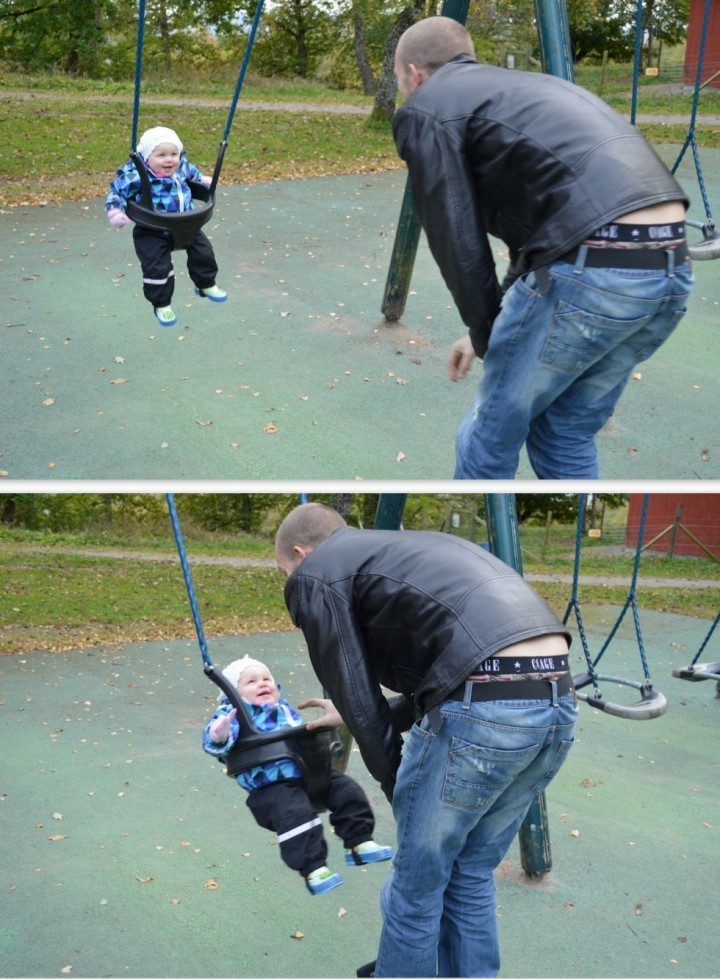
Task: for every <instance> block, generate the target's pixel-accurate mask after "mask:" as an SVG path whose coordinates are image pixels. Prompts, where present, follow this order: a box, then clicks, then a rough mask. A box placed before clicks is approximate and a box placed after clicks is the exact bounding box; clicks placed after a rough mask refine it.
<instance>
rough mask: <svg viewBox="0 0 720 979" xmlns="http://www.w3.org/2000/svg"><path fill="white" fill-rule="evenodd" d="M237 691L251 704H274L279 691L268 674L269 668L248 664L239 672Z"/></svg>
mask: <svg viewBox="0 0 720 979" xmlns="http://www.w3.org/2000/svg"><path fill="white" fill-rule="evenodd" d="M237 692H238V693H239V694H240V696H241V697H243V698H244V699H245V700H247V701H249V702H250V703H251V704H276V703H277V702H278V700H279V699H280V691H279V690H278V688H277V687H276V685H275V681H274V680H273V678H272V677H271V676H270V672H269V670H265V669H261V668H260V667H258V666H249V667H248V668H247V669H246V670H243V672H242V673H241V674H240V678H239V680H238V685H237Z"/></svg>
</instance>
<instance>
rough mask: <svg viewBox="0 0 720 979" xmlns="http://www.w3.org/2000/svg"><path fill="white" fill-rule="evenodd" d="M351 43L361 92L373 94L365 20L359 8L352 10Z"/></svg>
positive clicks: (373, 81)
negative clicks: (358, 73) (360, 82)
mask: <svg viewBox="0 0 720 979" xmlns="http://www.w3.org/2000/svg"><path fill="white" fill-rule="evenodd" d="M353 44H354V46H355V58H356V60H357V65H358V70H359V72H360V80H361V81H362V87H363V93H364V94H365V95H374V94H375V78H374V76H373V72H372V67H371V65H370V62H369V60H368V56H367V43H366V40H365V21H364V20H363V17H362V14H361V13H360V11H359V10H353Z"/></svg>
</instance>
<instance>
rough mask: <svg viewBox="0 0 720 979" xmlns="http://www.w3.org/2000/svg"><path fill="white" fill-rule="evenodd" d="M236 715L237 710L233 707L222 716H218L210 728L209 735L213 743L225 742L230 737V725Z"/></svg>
mask: <svg viewBox="0 0 720 979" xmlns="http://www.w3.org/2000/svg"><path fill="white" fill-rule="evenodd" d="M236 716H237V710H236V709H235V708H234V707H233V709H232V710H231V711H230V713H229V714H223V716H222V717H218V719H217V720H216V721H215V723H214V724H213V726H212V727H211V728H210V737H211V738H212V740H213V743H214V744H225V742H226V741H227V739H228V738H229V737H230V725H231V723H232V722H233V721H234V720H235V717H236Z"/></svg>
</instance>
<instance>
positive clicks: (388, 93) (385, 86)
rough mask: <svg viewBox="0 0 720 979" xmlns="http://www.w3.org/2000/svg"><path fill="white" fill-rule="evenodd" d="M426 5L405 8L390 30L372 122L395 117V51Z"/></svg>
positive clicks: (420, 1)
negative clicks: (401, 38)
mask: <svg viewBox="0 0 720 979" xmlns="http://www.w3.org/2000/svg"><path fill="white" fill-rule="evenodd" d="M424 7H425V4H424V2H422V0H415V3H414V4H413V6H411V7H405V8H404V9H403V10H402V11H401V12H400V14H399V15H398V18H397V20H396V21H395V23H394V24H393V26H392V29H391V30H390V34H389V35H388V39H387V42H386V44H385V53H384V55H383V60H382V67H381V68H380V78H379V80H378V86H377V91H376V92H375V104H374V105H373V110H372V112H371V113H370V121H371V122H375V123H377V122H390V121H391V120H392V117H393V116H394V115H395V100H396V98H397V82H396V81H395V74H394V71H393V67H394V64H395V49H396V48H397V44H398V41H399V40H400V37H401V36H402V35H403V34H404V33H405V31H406V30H407V29H408V27H412V25H413V24H414V23H415V22H416V21H418V20H419V19H420V17H421V16H422V14H423V12H424Z"/></svg>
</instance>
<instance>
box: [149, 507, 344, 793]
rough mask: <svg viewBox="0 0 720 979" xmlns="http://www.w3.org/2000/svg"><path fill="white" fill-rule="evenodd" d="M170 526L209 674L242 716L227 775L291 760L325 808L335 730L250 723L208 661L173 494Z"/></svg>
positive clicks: (334, 753) (239, 702)
mask: <svg viewBox="0 0 720 979" xmlns="http://www.w3.org/2000/svg"><path fill="white" fill-rule="evenodd" d="M165 499H166V501H167V506H168V511H169V513H170V522H171V524H172V528H173V533H174V535H175V543H176V545H177V549H178V554H179V555H180V564H181V566H182V571H183V577H184V579H185V587H186V589H187V595H188V600H189V602H190V609H191V611H192V617H193V622H194V623H195V632H196V634H197V638H198V642H199V645H200V653H201V655H202V659H203V665H204V670H205V675H206V676H207V677H209V679H210V680H212V681H213V683H215V684H216V685H217V686H218V687H220V689H221V690H222V692H223V694H224V695H225V697H227V699H228V700H229V701H230V703H231V704H232V706H233V707H234V708H235V710H236V711H237V712H238V719H239V720H240V724H241V730H242V737H241V738H239V739H238V740H237V741H236V743H235V745H234V747H233V748H231V749H230V751H229V752H228V754H227V757H226V759H225V764H226V774H227V775H229V776H230V777H231V778H234V777H235V776H236V775H237V774H238V773H239V772H242V771H247V770H248V769H251V768H255V767H256V766H261V765H266V764H268V763H270V762H275V761H280V760H281V759H283V758H292V759H293V761H295V762H296V764H297V765H298V767H299V768H300V771H301V772H302V775H303V781H304V784H305V788H306V791H307V793H308V795H309V796H310V798H311V800H312V801H313V803H314V805H315V807H316V809H317V811H318V812H323V811H324V810H325V808H326V804H325V795H326V793H327V787H328V785H329V783H330V778H331V774H332V770H333V761H334V759H335V758H336V757H338V755H339V753H340V751H341V748H342V746H341V744H340V742H339V741H338V740H337V731H336V729H335V728H316V729H315V730H314V731H308V730H307V727H306V725H305V724H302V725H298V726H297V727H278V728H276V729H275V731H261V730H260V729H259V728H257V727H256V726H255V724H254V722H253V720H252V717H251V715H250V712H249V711H248V709H247V707H246V706H245V704H244V703H243V700H242V698H241V697H240V696H239V694H238V692H237V690H236V689H235V687H234V686H233V685H232V683H230V681H229V680H228V679H227V677H226V676H225V674H224V673H222V672H221V671H220V670H216V669H215V667H214V666H213V664H212V661H211V659H210V654H209V652H208V648H207V643H206V641H205V632H204V629H203V625H202V620H201V618H200V610H199V608H198V603H197V598H196V595H195V588H194V586H193V581H192V575H191V573H190V564H189V562H188V559H187V552H186V550H185V543H184V541H183V535H182V530H181V528H180V520H179V518H178V514H177V508H176V506H175V498H174V496H173V494H172V493H166V494H165Z"/></svg>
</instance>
